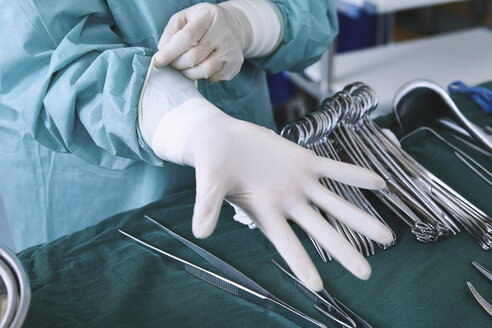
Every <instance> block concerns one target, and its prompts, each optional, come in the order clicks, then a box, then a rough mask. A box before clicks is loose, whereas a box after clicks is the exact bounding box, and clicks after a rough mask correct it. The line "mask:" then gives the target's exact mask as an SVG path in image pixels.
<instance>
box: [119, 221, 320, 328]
mask: <svg viewBox="0 0 492 328" xmlns="http://www.w3.org/2000/svg"><path fill="white" fill-rule="evenodd" d="M145 218H146V219H148V220H149V221H151V222H152V223H153V224H155V225H156V226H158V227H159V228H160V229H161V230H163V231H165V232H167V233H168V234H169V235H170V236H172V237H174V238H175V239H177V240H178V241H180V242H181V243H183V244H184V245H185V246H187V247H189V248H190V249H191V250H193V251H194V252H196V253H197V254H198V255H200V256H201V257H202V258H204V259H205V260H206V261H208V262H209V263H210V264H212V265H213V266H215V267H216V268H217V269H219V270H221V271H222V272H224V273H225V274H226V275H227V276H228V277H229V278H230V279H227V278H225V277H222V276H220V275H218V274H216V273H213V272H211V271H208V270H206V269H204V268H202V267H200V266H198V265H195V264H193V263H191V262H188V261H186V260H184V259H182V258H180V257H178V256H175V255H173V254H170V253H168V252H165V251H163V250H161V249H159V248H157V247H155V246H153V245H151V244H149V243H146V242H144V241H142V240H140V239H138V238H137V237H135V236H132V235H130V234H129V233H127V232H125V231H123V230H118V231H119V232H120V233H122V234H123V235H125V236H126V237H128V238H130V239H132V240H133V241H135V242H137V243H138V244H140V245H143V246H145V247H146V248H148V249H150V250H152V251H154V252H156V253H159V254H161V255H164V256H166V257H168V258H171V259H173V260H175V261H176V262H179V263H181V264H183V265H184V270H185V271H187V272H189V273H191V274H192V275H194V276H195V277H197V278H199V279H201V280H203V281H205V282H207V283H209V284H211V285H212V286H215V287H217V288H219V289H222V290H224V291H226V292H229V293H231V294H233V295H236V296H239V297H241V298H243V299H245V300H247V301H250V302H252V303H255V304H257V305H260V306H262V307H264V308H267V309H270V310H272V311H275V312H277V313H278V314H280V315H282V316H284V317H285V318H287V319H289V320H291V321H292V322H295V323H297V324H298V325H300V326H302V327H325V328H326V325H324V324H323V323H321V322H319V321H317V320H315V319H313V318H311V317H309V316H307V315H306V314H304V313H302V312H300V311H299V310H297V309H295V308H293V307H292V306H290V305H289V304H287V303H285V302H284V301H282V300H280V299H279V298H277V297H275V296H274V295H272V294H271V293H270V292H268V291H267V290H266V289H264V288H263V287H261V286H260V285H259V284H257V283H256V282H254V281H253V280H252V279H250V278H248V277H247V276H245V275H244V274H243V273H241V272H240V271H238V270H237V269H235V268H234V267H232V266H231V265H229V264H227V263H226V262H225V261H223V260H221V259H219V258H218V257H216V256H215V255H213V254H211V253H209V252H207V251H206V250H204V249H203V248H201V247H199V246H198V245H195V244H194V243H192V242H191V241H189V240H187V239H185V238H183V237H181V236H179V235H178V234H176V233H174V232H172V231H171V230H169V229H168V228H166V227H164V226H163V225H161V224H160V223H158V222H157V221H155V220H153V219H152V218H150V217H148V216H145Z"/></svg>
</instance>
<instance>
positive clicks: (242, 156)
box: [152, 98, 392, 290]
mask: <svg viewBox="0 0 492 328" xmlns="http://www.w3.org/2000/svg"><path fill="white" fill-rule="evenodd" d="M152 148H153V149H154V151H155V153H156V154H157V155H158V156H159V157H161V158H163V159H166V160H170V161H173V162H176V163H181V164H186V165H189V166H193V167H195V170H196V186H197V187H196V188H197V191H196V203H195V207H194V213H193V234H194V235H195V236H196V237H198V238H206V237H208V236H209V235H210V234H211V233H212V232H213V230H214V228H215V226H216V224H217V219H218V217H219V213H220V209H221V206H222V202H223V200H224V198H227V200H229V201H230V202H232V203H234V204H236V205H238V206H239V207H241V208H242V209H243V210H244V211H245V212H246V213H247V214H248V215H249V216H250V217H251V218H252V219H253V221H254V222H255V224H256V225H257V226H258V228H259V229H260V230H261V231H262V232H263V233H264V234H265V236H266V237H267V238H268V239H269V240H270V241H271V242H272V243H273V245H274V246H275V248H276V249H277V250H278V252H279V253H280V255H281V256H282V257H283V258H284V259H285V261H286V262H287V264H288V265H289V267H290V268H291V270H292V271H293V272H294V274H295V275H296V276H297V277H299V279H301V280H302V281H303V282H305V283H306V284H307V285H308V286H309V287H310V288H312V289H313V290H320V289H321V288H322V286H323V283H322V280H321V278H320V276H319V274H318V272H317V270H316V268H315V266H314V264H313V263H312V261H311V259H310V258H309V256H308V254H307V252H306V250H305V249H304V248H303V246H302V244H301V242H300V241H299V239H298V238H297V237H296V235H295V233H294V231H293V230H292V229H291V227H290V226H289V224H288V222H287V220H292V221H294V222H295V223H296V224H298V225H299V226H300V227H301V228H302V229H304V230H305V231H306V232H307V233H308V234H309V235H311V236H312V237H313V238H314V239H315V240H316V241H318V243H319V244H320V245H321V246H322V247H323V248H324V249H325V250H327V251H328V252H329V253H330V255H332V256H333V257H334V258H335V259H336V260H338V261H339V262H340V263H341V264H342V265H343V266H344V267H345V268H347V269H348V270H349V271H350V272H352V273H353V274H354V275H355V276H357V277H359V278H361V279H367V278H368V277H369V276H370V273H371V269H370V266H369V264H368V262H367V261H366V259H365V258H364V257H363V256H362V255H361V254H360V253H359V252H358V251H357V250H356V249H354V248H353V247H352V246H351V245H350V244H349V242H348V241H347V240H345V239H344V238H343V237H342V236H341V235H340V234H339V233H338V232H337V231H336V230H335V229H334V228H333V227H332V226H331V225H330V224H329V223H328V222H327V221H326V219H324V218H323V217H322V216H321V215H320V214H319V213H317V212H316V211H315V210H314V209H313V208H312V207H311V204H315V205H316V206H318V207H319V208H320V209H322V210H323V211H325V212H326V213H328V214H329V215H331V216H333V217H335V218H337V219H338V220H340V221H342V222H343V223H345V224H346V225H347V226H349V227H350V228H352V229H354V230H356V231H358V232H360V233H362V234H364V235H366V236H367V237H369V238H371V239H373V240H375V241H377V242H379V243H382V244H387V243H389V242H390V241H391V240H392V234H391V232H390V231H389V230H388V229H387V228H386V227H385V226H384V225H383V224H382V223H381V222H379V221H378V220H376V219H374V218H373V217H371V216H369V215H367V214H366V213H365V212H363V211H362V210H360V209H358V208H356V207H355V206H353V205H352V204H350V203H349V202H347V201H346V200H344V199H342V198H340V197H338V196H336V195H335V194H333V193H331V192H330V191H328V190H327V189H326V188H324V187H323V186H322V185H321V184H320V183H319V179H320V178H321V177H328V178H331V179H334V180H337V181H340V182H342V183H347V184H351V185H354V186H357V187H361V188H370V189H373V188H374V189H376V188H383V187H384V186H385V183H384V181H383V180H382V179H381V178H380V177H379V176H378V175H376V174H375V173H373V172H371V171H368V170H366V169H363V168H361V167H358V166H355V165H351V164H344V163H340V162H337V161H332V160H329V159H326V158H323V157H318V156H316V155H315V154H314V153H313V152H311V151H309V150H307V149H304V148H302V147H300V146H298V145H296V144H294V143H292V142H290V141H288V140H286V139H284V138H282V137H280V136H279V135H277V134H275V133H274V132H273V131H271V130H268V129H265V128H263V127H260V126H257V125H254V124H251V123H248V122H245V121H241V120H237V119H234V118H232V117H230V116H228V115H226V114H225V113H223V112H222V111H220V110H219V109H218V108H216V107H215V106H213V105H212V104H211V103H209V102H208V101H207V100H205V99H204V98H193V99H190V100H187V101H185V102H184V103H182V104H181V105H180V106H179V107H178V108H175V109H173V110H172V111H170V112H168V113H166V114H165V115H164V117H163V118H162V120H161V122H160V123H159V124H158V125H157V127H156V130H155V134H154V137H153V139H152Z"/></svg>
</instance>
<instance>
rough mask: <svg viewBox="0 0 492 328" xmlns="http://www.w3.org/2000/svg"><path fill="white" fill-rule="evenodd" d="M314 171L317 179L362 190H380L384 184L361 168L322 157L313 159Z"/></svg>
mask: <svg viewBox="0 0 492 328" xmlns="http://www.w3.org/2000/svg"><path fill="white" fill-rule="evenodd" d="M313 165H314V169H315V172H316V174H317V175H318V177H320V178H321V177H326V178H330V179H333V180H336V181H339V182H342V183H345V184H349V185H352V186H355V187H359V188H364V189H382V188H384V187H386V182H384V180H383V178H381V177H380V176H379V175H377V174H376V173H374V172H373V171H370V170H368V169H365V168H363V167H360V166H357V165H353V164H349V163H343V162H339V161H335V160H332V159H329V158H324V157H319V156H317V157H315V158H314V164H313Z"/></svg>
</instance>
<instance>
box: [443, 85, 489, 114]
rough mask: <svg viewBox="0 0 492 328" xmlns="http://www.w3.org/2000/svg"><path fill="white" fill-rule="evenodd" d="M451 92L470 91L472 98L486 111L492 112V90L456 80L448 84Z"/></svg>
mask: <svg viewBox="0 0 492 328" xmlns="http://www.w3.org/2000/svg"><path fill="white" fill-rule="evenodd" d="M448 92H449V94H453V93H468V94H469V96H470V98H471V100H473V102H474V103H476V104H477V105H478V106H480V107H481V108H482V109H483V111H484V112H486V113H492V90H489V89H487V88H482V87H469V86H467V85H466V84H464V83H463V82H461V81H454V82H452V83H450V84H449V85H448Z"/></svg>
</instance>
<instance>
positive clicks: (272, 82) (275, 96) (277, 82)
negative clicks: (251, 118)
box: [267, 72, 296, 107]
mask: <svg viewBox="0 0 492 328" xmlns="http://www.w3.org/2000/svg"><path fill="white" fill-rule="evenodd" d="M267 82H268V90H269V94H270V102H271V103H272V106H273V107H277V106H280V105H282V104H283V103H285V102H286V101H287V100H289V99H290V98H291V97H292V96H293V95H294V94H295V92H296V87H295V85H294V83H292V82H291V81H290V80H289V79H288V78H287V76H286V74H285V73H284V72H280V73H277V74H269V75H267Z"/></svg>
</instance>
